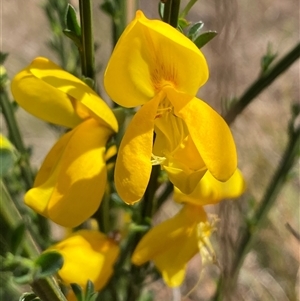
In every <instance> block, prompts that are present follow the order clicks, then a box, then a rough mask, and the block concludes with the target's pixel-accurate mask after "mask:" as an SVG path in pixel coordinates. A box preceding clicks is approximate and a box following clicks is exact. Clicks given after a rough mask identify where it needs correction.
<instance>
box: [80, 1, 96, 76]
mask: <svg viewBox="0 0 300 301" xmlns="http://www.w3.org/2000/svg"><path fill="white" fill-rule="evenodd" d="M79 13H80V26H81V41H82V51H81V70H82V75H83V76H85V77H89V78H91V79H92V80H93V81H95V55H94V48H95V45H94V36H93V17H92V16H93V14H92V3H91V0H79Z"/></svg>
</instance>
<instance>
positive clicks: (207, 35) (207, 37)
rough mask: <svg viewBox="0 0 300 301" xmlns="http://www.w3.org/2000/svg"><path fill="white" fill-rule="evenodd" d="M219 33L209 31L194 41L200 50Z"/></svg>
mask: <svg viewBox="0 0 300 301" xmlns="http://www.w3.org/2000/svg"><path fill="white" fill-rule="evenodd" d="M217 34H218V33H217V32H216V31H207V32H204V33H202V34H201V35H199V37H197V38H196V39H195V41H194V43H195V45H196V46H197V47H198V48H202V47H203V46H204V45H205V44H207V43H208V42H209V41H211V40H212V39H213V38H214V37H215V36H216V35H217Z"/></svg>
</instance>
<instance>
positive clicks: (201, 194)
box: [174, 169, 246, 206]
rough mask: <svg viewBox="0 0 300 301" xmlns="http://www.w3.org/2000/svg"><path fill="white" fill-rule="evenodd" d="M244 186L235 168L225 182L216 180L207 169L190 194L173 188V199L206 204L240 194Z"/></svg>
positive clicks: (239, 173)
mask: <svg viewBox="0 0 300 301" xmlns="http://www.w3.org/2000/svg"><path fill="white" fill-rule="evenodd" d="M245 188H246V184H245V180H244V177H243V175H242V173H241V171H240V170H239V169H237V170H236V171H235V172H234V174H233V175H232V176H231V177H230V179H229V180H228V181H226V182H220V181H218V180H216V179H215V178H214V177H213V176H212V175H211V173H210V172H209V171H207V172H206V174H205V175H204V177H203V178H202V179H201V181H200V182H199V184H198V185H197V187H196V189H195V190H194V191H193V192H192V193H190V194H183V193H182V192H180V191H179V189H177V188H175V190H174V192H175V193H174V200H175V201H177V202H179V203H191V204H195V205H198V206H199V205H201V206H204V205H207V204H214V203H218V202H220V201H222V200H224V199H229V198H231V199H232V198H237V197H239V196H241V195H242V194H243V193H244V191H245Z"/></svg>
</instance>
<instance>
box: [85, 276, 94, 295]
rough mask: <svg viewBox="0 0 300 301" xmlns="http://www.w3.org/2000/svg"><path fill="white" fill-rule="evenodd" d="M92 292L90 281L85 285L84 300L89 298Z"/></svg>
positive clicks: (92, 285) (92, 286)
mask: <svg viewBox="0 0 300 301" xmlns="http://www.w3.org/2000/svg"><path fill="white" fill-rule="evenodd" d="M93 292H94V284H93V282H92V281H91V280H88V281H87V283H86V290H85V299H87V297H88V296H90V295H91V294H92V293H93Z"/></svg>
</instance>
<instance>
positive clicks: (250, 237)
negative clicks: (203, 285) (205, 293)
mask: <svg viewBox="0 0 300 301" xmlns="http://www.w3.org/2000/svg"><path fill="white" fill-rule="evenodd" d="M299 148H300V128H298V129H297V130H295V131H293V132H292V133H290V139H289V142H288V145H287V147H286V150H285V152H284V155H283V157H282V160H281V163H280V165H279V167H278V169H277V170H276V172H275V174H274V176H273V178H272V180H271V182H270V184H269V186H268V188H267V190H266V192H265V195H264V197H263V199H262V201H261V203H260V204H261V205H260V207H259V208H258V210H257V211H256V213H255V215H254V218H253V220H252V221H251V225H249V226H248V229H247V230H246V231H245V232H244V234H243V235H242V237H241V239H240V241H239V246H238V248H237V256H236V257H235V258H236V259H235V262H234V263H233V266H232V269H231V276H230V279H221V281H220V283H219V285H218V288H217V292H216V295H215V297H214V299H213V300H215V301H221V300H223V298H224V295H226V292H232V289H234V287H235V284H236V281H237V278H238V274H239V271H240V269H241V267H242V265H243V262H244V260H245V257H246V255H247V253H248V252H249V251H250V249H251V248H252V246H253V244H254V242H255V240H256V238H257V233H258V232H259V230H260V229H261V228H262V227H263V225H264V222H265V221H266V217H267V214H268V212H269V211H270V209H271V208H272V206H273V205H274V203H275V201H276V198H277V196H278V194H279V192H280V190H281V189H282V187H283V185H284V183H285V181H286V179H287V177H288V174H289V172H290V170H291V168H292V166H293V164H294V162H295V159H296V158H297V156H298V153H299Z"/></svg>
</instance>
